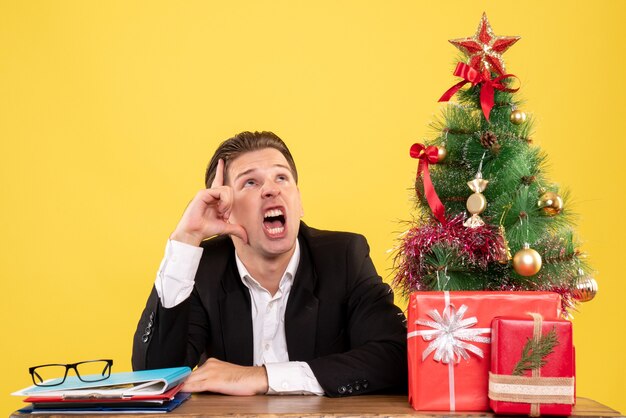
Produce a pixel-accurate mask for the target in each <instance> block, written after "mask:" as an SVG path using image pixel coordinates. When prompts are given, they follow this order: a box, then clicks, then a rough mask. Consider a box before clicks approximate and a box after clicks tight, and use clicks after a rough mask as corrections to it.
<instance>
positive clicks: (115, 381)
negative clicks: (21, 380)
mask: <svg viewBox="0 0 626 418" xmlns="http://www.w3.org/2000/svg"><path fill="white" fill-rule="evenodd" d="M190 373H191V369H190V368H189V367H175V368H169V369H155V370H142V371H138V372H125V373H112V374H111V376H110V377H109V378H108V379H106V380H102V381H99V382H83V381H82V380H79V379H78V377H76V376H68V377H67V379H66V380H65V382H63V383H62V384H61V385H57V386H48V387H43V386H30V387H27V388H25V389H22V390H20V391H17V392H15V393H13V395H16V396H27V398H26V399H24V401H25V402H29V403H31V405H30V406H28V407H26V408H24V409H22V410H21V411H22V412H30V413H46V414H49V413H64V414H68V413H69V414H71V413H74V414H88V413H99V414H102V413H107V412H111V413H117V414H122V413H134V414H137V413H159V412H169V411H171V410H173V409H174V408H176V407H177V406H179V405H180V404H181V403H182V402H184V401H185V400H187V398H189V396H190V394H189V393H184V392H180V388H181V387H182V382H183V381H184V380H185V378H186V377H187V376H188V375H189V374H190Z"/></svg>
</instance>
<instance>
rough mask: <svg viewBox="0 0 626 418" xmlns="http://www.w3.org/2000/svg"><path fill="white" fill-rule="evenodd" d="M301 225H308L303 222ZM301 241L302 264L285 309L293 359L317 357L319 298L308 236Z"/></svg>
mask: <svg viewBox="0 0 626 418" xmlns="http://www.w3.org/2000/svg"><path fill="white" fill-rule="evenodd" d="M300 227H301V228H302V227H304V228H306V226H304V224H302V225H301V226H300ZM300 238H302V234H301V235H300ZM299 241H300V264H299V265H298V270H297V272H296V276H295V278H294V282H293V287H292V289H291V292H290V295H289V300H288V301H287V309H286V311H285V335H286V339H287V351H288V352H289V360H291V361H306V360H311V359H313V358H314V357H315V337H316V335H315V333H316V330H317V314H318V308H319V300H318V299H317V297H316V296H315V293H314V290H315V283H316V276H315V271H314V268H313V261H312V259H311V253H310V250H309V247H308V245H307V242H306V241H307V240H306V239H299Z"/></svg>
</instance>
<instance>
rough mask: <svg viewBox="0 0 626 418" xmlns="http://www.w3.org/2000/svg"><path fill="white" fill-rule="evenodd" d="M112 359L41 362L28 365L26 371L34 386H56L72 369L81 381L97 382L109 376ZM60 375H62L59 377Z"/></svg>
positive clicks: (63, 380)
mask: <svg viewBox="0 0 626 418" xmlns="http://www.w3.org/2000/svg"><path fill="white" fill-rule="evenodd" d="M112 367H113V360H89V361H81V362H79V363H72V364H42V365H41V366H35V367H30V368H29V369H28V372H29V373H30V375H31V377H32V378H33V383H34V384H35V385H36V386H44V387H47V386H58V385H60V384H62V383H63V382H65V379H66V378H67V372H68V371H69V370H70V369H74V372H75V373H76V376H77V377H78V378H79V379H80V380H82V381H83V382H99V381H101V380H106V379H108V378H109V376H111V368H112ZM61 376H62V377H61Z"/></svg>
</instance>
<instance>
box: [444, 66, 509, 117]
mask: <svg viewBox="0 0 626 418" xmlns="http://www.w3.org/2000/svg"><path fill="white" fill-rule="evenodd" d="M454 75H455V76H457V77H461V78H463V81H460V82H458V83H457V84H455V85H454V86H452V87H450V88H449V89H448V91H446V92H445V93H444V94H443V96H441V98H440V99H439V101H440V102H447V101H448V100H450V99H451V98H452V96H454V95H455V94H456V92H457V91H459V90H460V89H461V87H463V86H464V85H465V84H467V83H472V86H475V85H477V84H480V83H482V86H481V87H480V106H481V108H482V109H483V114H484V115H485V118H486V119H487V121H488V120H489V115H490V114H491V109H492V108H493V105H494V99H493V96H494V89H497V90H500V91H506V92H508V93H514V92H516V91H518V90H519V87H518V88H516V89H510V88H507V87H506V86H505V85H504V84H502V80H504V79H505V78H510V77H515V78H517V77H516V76H514V75H513V74H504V75H501V76H500V77H496V78H494V79H493V80H492V79H491V75H490V74H489V70H484V71H483V72H482V73H481V72H480V71H478V70H477V69H475V68H473V67H470V66H469V65H467V64H465V63H463V62H459V63H458V64H457V65H456V68H455V69H454Z"/></svg>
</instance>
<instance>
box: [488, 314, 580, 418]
mask: <svg viewBox="0 0 626 418" xmlns="http://www.w3.org/2000/svg"><path fill="white" fill-rule="evenodd" d="M533 316H534V317H535V318H537V319H535V320H533V317H532V316H531V315H526V316H524V317H518V318H509V317H503V318H495V319H494V320H493V322H492V324H491V328H492V330H491V338H492V346H491V373H490V375H489V398H490V402H489V403H490V405H491V408H492V409H493V410H494V412H496V413H497V414H523V415H531V416H539V415H540V414H541V415H570V414H571V413H572V405H573V404H574V401H575V382H574V376H575V370H574V348H573V344H572V323H571V322H569V321H565V320H541V316H539V315H533ZM542 336H543V340H542V341H541V340H539V341H540V344H541V343H542V342H543V344H544V345H545V344H547V340H548V339H549V338H550V336H552V337H556V339H555V340H554V341H553V344H554V345H553V346H552V348H551V350H547V349H546V351H551V352H550V353H549V354H547V355H546V356H545V357H543V360H544V362H545V363H544V364H543V365H542V366H541V367H540V368H538V369H535V370H534V371H531V370H530V369H523V370H520V372H518V373H516V374H519V373H522V374H521V375H516V376H513V375H512V374H513V371H514V370H515V368H516V366H517V365H518V363H521V360H522V356H523V350H524V347H525V346H526V344H531V343H532V341H533V340H534V341H537V340H538V339H539V338H541V337H542ZM531 351H532V350H531ZM537 352H539V350H538V349H537ZM526 358H528V355H527V356H526ZM521 364H523V363H521ZM524 365H525V366H528V365H529V364H528V363H526V364H524Z"/></svg>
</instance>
